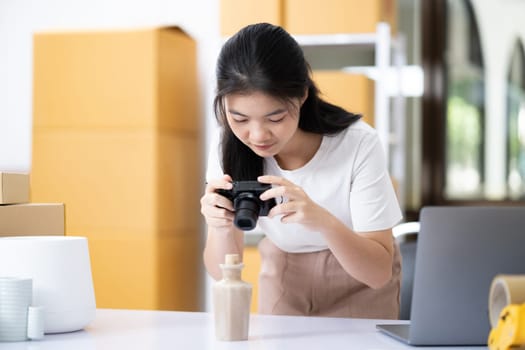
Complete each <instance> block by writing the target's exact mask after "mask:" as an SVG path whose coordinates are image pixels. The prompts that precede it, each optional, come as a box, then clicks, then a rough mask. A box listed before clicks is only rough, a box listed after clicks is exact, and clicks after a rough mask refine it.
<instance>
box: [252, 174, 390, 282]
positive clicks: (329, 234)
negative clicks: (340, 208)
mask: <svg viewBox="0 0 525 350" xmlns="http://www.w3.org/2000/svg"><path fill="white" fill-rule="evenodd" d="M259 181H261V182H264V183H271V184H274V185H277V186H275V187H274V188H272V189H271V190H268V191H266V192H265V193H263V194H262V195H261V199H262V200H267V199H269V198H271V197H274V198H279V197H280V196H282V197H285V198H287V199H288V201H287V202H286V203H283V204H279V205H277V206H275V207H274V208H273V209H272V210H271V211H270V213H269V215H268V216H269V217H274V216H277V215H282V218H281V222H283V223H297V224H301V225H302V226H304V227H305V228H307V229H308V230H311V231H316V232H320V233H322V234H323V235H324V237H325V239H326V241H327V243H328V247H329V249H330V250H331V251H332V252H333V254H334V256H335V257H336V258H337V260H338V261H339V263H340V264H341V266H342V267H343V268H344V269H345V271H346V272H348V273H349V274H350V275H352V276H353V277H354V278H356V279H357V280H359V281H361V282H362V283H364V284H366V285H368V286H370V287H371V288H381V287H382V286H384V285H385V284H386V283H387V282H388V281H389V280H390V278H391V277H392V262H393V256H394V241H393V237H392V231H391V230H390V229H388V230H383V231H373V232H366V233H357V232H355V231H353V230H351V229H350V228H349V227H347V226H346V225H345V224H343V223H342V222H341V221H340V220H339V219H337V218H336V217H335V216H334V215H332V214H331V213H330V212H329V211H328V210H326V209H325V208H323V207H321V206H319V205H318V204H317V203H315V202H313V201H312V200H311V199H310V197H309V196H308V195H307V194H306V193H305V192H304V191H303V189H302V188H301V187H299V186H296V185H295V184H293V183H291V182H290V181H288V180H286V179H283V178H281V177H277V176H269V175H265V176H261V177H259Z"/></svg>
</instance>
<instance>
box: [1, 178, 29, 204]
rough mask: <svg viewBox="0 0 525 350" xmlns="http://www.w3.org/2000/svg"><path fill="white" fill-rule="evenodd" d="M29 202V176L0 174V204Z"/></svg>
mask: <svg viewBox="0 0 525 350" xmlns="http://www.w3.org/2000/svg"><path fill="white" fill-rule="evenodd" d="M27 202H29V175H28V174H17V173H5V172H0V204H15V203H27Z"/></svg>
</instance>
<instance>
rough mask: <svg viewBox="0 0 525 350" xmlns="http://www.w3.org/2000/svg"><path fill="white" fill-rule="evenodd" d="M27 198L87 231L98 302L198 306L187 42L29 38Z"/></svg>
mask: <svg viewBox="0 0 525 350" xmlns="http://www.w3.org/2000/svg"><path fill="white" fill-rule="evenodd" d="M33 52H34V70H33V72H34V84H33V87H34V93H33V98H34V104H33V113H34V119H33V157H32V171H31V198H32V199H33V200H40V201H46V200H49V199H51V198H58V200H60V201H62V202H64V203H65V204H66V206H67V212H66V221H67V231H66V235H69V234H72V235H82V236H86V237H87V238H88V240H89V249H90V254H91V265H92V272H93V281H94V286H95V293H96V296H97V306H98V307H103V308H133V309H163V310H198V309H199V308H200V293H201V292H200V290H199V289H200V283H201V280H202V275H201V265H202V262H201V260H202V259H201V256H202V247H201V234H200V221H201V217H200V212H199V208H200V207H199V198H200V194H201V192H202V183H203V180H202V171H201V164H202V163H203V162H202V157H201V150H200V144H201V140H200V134H201V130H202V128H201V123H200V119H201V113H200V111H199V110H198V101H199V99H200V97H199V92H198V87H197V67H196V62H197V61H196V43H195V41H194V40H192V39H191V38H190V37H189V36H188V35H187V34H186V33H184V32H183V31H182V30H180V29H179V28H175V27H163V28H144V29H140V28H138V29H131V30H108V31H104V30H103V31H79V32H70V31H67V32H45V33H37V34H35V36H34V50H33Z"/></svg>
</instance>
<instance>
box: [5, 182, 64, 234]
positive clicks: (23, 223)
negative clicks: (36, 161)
mask: <svg viewBox="0 0 525 350" xmlns="http://www.w3.org/2000/svg"><path fill="white" fill-rule="evenodd" d="M64 226H65V225H64V204H63V203H30V202H29V174H18V173H9V172H0V237H2V236H40V235H46V236H47V235H63V234H64V232H65V229H64Z"/></svg>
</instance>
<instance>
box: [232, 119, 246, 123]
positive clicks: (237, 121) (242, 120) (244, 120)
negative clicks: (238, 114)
mask: <svg viewBox="0 0 525 350" xmlns="http://www.w3.org/2000/svg"><path fill="white" fill-rule="evenodd" d="M232 119H233V121H234V122H236V123H245V122H247V121H248V119H235V118H232Z"/></svg>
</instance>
